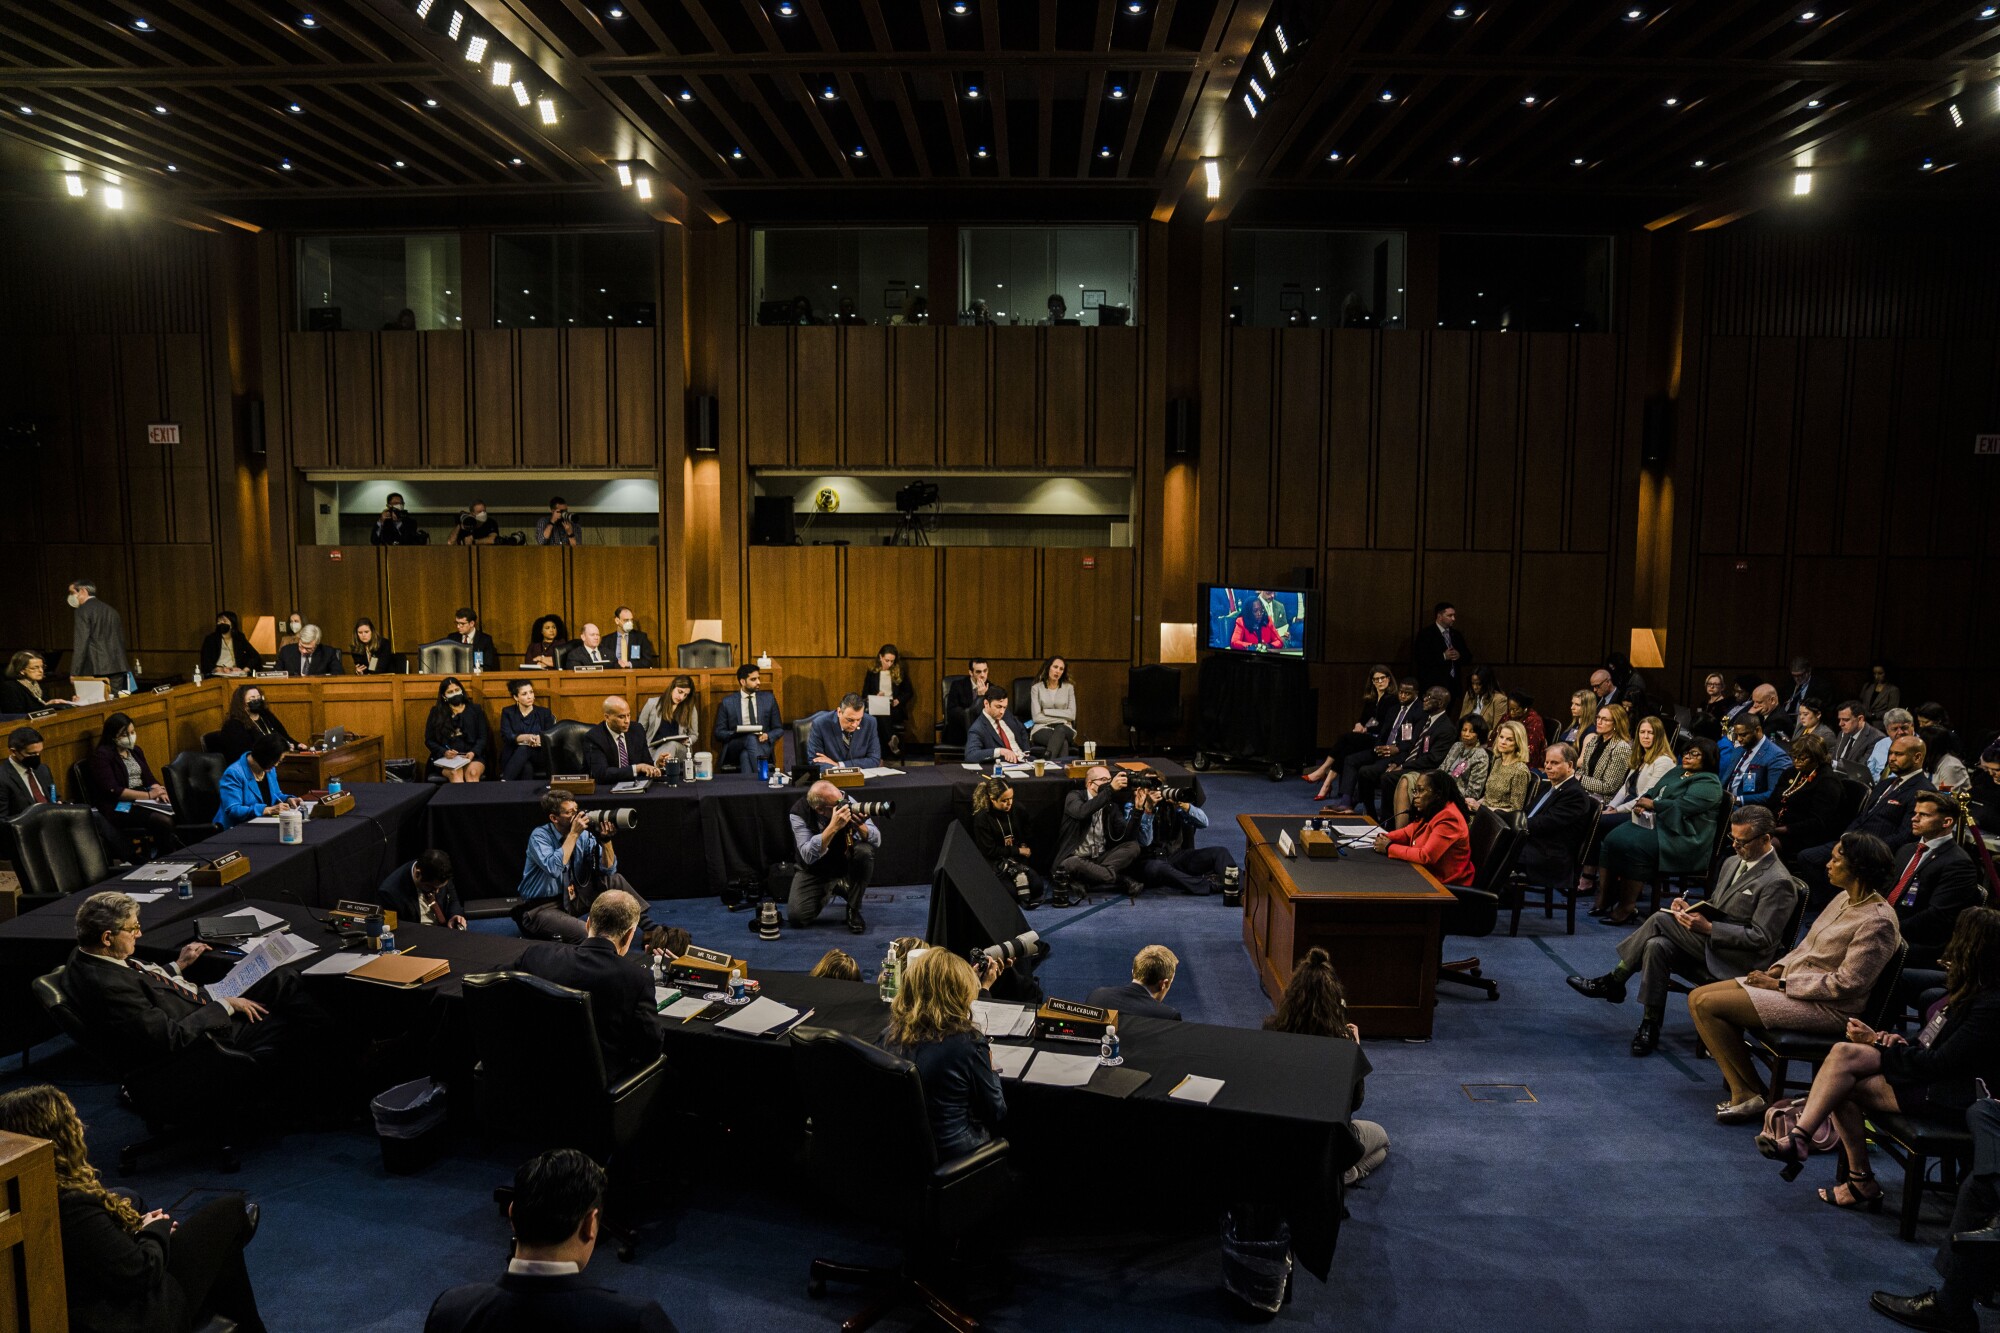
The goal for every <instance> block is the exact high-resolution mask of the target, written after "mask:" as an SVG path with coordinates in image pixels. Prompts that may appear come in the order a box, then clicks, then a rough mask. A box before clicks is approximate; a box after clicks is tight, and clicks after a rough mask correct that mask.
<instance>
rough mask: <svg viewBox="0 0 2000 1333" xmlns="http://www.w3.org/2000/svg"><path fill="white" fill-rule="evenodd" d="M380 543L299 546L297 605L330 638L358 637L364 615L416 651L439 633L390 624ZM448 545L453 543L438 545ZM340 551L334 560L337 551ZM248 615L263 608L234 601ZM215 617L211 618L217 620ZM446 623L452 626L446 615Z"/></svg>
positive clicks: (403, 647) (341, 644) (396, 643)
mask: <svg viewBox="0 0 2000 1333" xmlns="http://www.w3.org/2000/svg"><path fill="white" fill-rule="evenodd" d="M382 549H383V548H380V547H374V546H340V547H334V546H301V547H300V548H299V549H298V566H297V571H296V575H295V581H296V586H297V598H296V605H297V606H298V608H299V610H300V611H302V612H304V613H305V615H306V617H307V618H308V619H310V620H311V621H312V622H313V623H314V624H316V625H318V626H319V627H320V632H321V633H323V634H324V635H325V636H326V642H327V643H328V644H330V645H331V646H333V647H335V648H341V649H345V648H346V647H347V645H348V644H349V643H351V642H353V640H354V622H355V621H356V620H359V619H360V618H361V617H363V616H366V617H368V618H369V619H370V620H372V621H374V622H375V628H376V630H377V631H378V632H379V633H382V634H387V635H389V644H390V646H391V647H393V648H395V649H396V650H397V651H398V652H414V651H415V650H416V648H417V646H418V645H419V644H422V643H425V642H428V641H429V640H431V639H435V638H437V637H438V633H439V631H437V630H431V631H428V632H422V631H420V630H419V629H418V627H417V625H416V624H415V622H414V620H413V621H412V623H411V626H410V628H409V629H408V631H406V632H405V633H402V634H397V633H395V632H394V629H393V628H392V627H393V625H394V617H393V616H392V615H391V614H390V607H389V599H388V597H387V596H385V595H384V588H383V583H382V558H383V557H382ZM440 549H444V550H450V549H451V548H449V547H444V548H440ZM335 551H338V552H340V559H338V560H335V559H334V558H333V553H334V552H335ZM234 610H236V612H237V613H238V614H239V615H241V616H243V617H244V619H245V621H246V622H247V621H249V620H250V619H251V618H252V617H254V616H256V615H259V614H263V612H262V611H261V610H260V609H259V608H256V607H247V606H245V607H236V608H234ZM213 623H214V622H212V621H211V622H210V624H211V625H213ZM443 628H444V629H447V630H448V629H450V628H451V622H450V621H446V622H445V624H444V627H443Z"/></svg>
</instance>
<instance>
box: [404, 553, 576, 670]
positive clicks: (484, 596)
mask: <svg viewBox="0 0 2000 1333" xmlns="http://www.w3.org/2000/svg"><path fill="white" fill-rule="evenodd" d="M471 549H472V570H473V575H474V577H475V580H476V582H475V585H474V586H475V588H476V590H477V591H476V595H475V597H474V599H473V600H472V602H471V603H470V605H471V606H472V607H473V609H474V610H476V611H478V612H479V626H480V628H481V629H483V630H485V631H486V632H487V633H488V634H491V635H492V636H493V644H494V646H495V647H496V648H498V649H499V650H500V660H499V661H498V662H488V663H487V664H486V670H488V671H492V670H495V669H496V668H499V667H503V666H509V667H510V666H515V665H518V664H519V663H520V661H521V657H522V655H523V653H524V651H525V650H526V648H527V646H528V643H527V636H528V626H529V625H530V624H532V623H533V622H534V621H535V620H537V619H539V618H540V617H541V616H542V615H543V614H545V613H548V612H554V613H555V614H557V615H561V616H562V617H563V623H564V624H566V625H568V626H569V629H570V633H571V634H573V635H574V634H580V633H582V630H583V627H582V625H581V624H580V623H579V622H578V621H577V620H574V619H571V618H570V617H569V616H567V615H564V614H563V606H564V595H563V594H564V590H565V589H566V588H567V586H568V583H569V571H568V570H567V569H566V568H565V567H564V564H565V561H564V557H565V556H567V555H568V554H569V553H570V551H571V550H581V549H583V548H581V547H575V548H564V547H560V546H475V547H473V548H471ZM609 613H610V608H609V607H606V608H605V610H604V611H602V612H600V613H599V615H601V616H608V615H609ZM603 623H604V622H603V621H601V620H600V621H599V626H600V628H601V627H602V625H603ZM451 628H452V625H451V620H450V618H449V617H448V616H447V617H446V619H445V622H444V625H443V627H442V628H441V629H439V630H438V631H436V632H435V633H433V634H429V635H426V636H425V637H426V638H435V637H437V635H438V634H444V633H448V632H449V631H450V630H451Z"/></svg>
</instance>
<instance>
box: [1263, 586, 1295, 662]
mask: <svg viewBox="0 0 2000 1333" xmlns="http://www.w3.org/2000/svg"><path fill="white" fill-rule="evenodd" d="M1257 600H1258V601H1259V602H1261V603H1263V605H1264V618H1265V620H1266V621H1267V622H1268V623H1269V624H1270V626H1271V628H1272V629H1273V630H1276V631H1277V634H1278V644H1279V646H1280V647H1281V648H1286V649H1292V648H1297V647H1298V646H1299V645H1298V644H1297V643H1295V642H1294V641H1293V637H1292V613H1291V611H1290V610H1288V609H1287V608H1286V606H1285V603H1284V601H1283V600H1282V599H1281V598H1279V596H1278V594H1277V593H1275V592H1269V591H1260V592H1258V594H1257Z"/></svg>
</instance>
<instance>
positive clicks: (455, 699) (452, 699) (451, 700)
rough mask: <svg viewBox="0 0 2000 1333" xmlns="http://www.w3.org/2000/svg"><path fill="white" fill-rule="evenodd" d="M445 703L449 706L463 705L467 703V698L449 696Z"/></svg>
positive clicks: (457, 695)
mask: <svg viewBox="0 0 2000 1333" xmlns="http://www.w3.org/2000/svg"><path fill="white" fill-rule="evenodd" d="M444 701H445V702H446V703H447V704H462V703H464V702H465V696H464V695H462V694H447V695H446V696H445V697H444Z"/></svg>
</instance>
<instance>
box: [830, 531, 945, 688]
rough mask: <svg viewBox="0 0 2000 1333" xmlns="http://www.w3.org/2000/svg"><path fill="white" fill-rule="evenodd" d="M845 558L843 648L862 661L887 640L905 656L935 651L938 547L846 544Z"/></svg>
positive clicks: (921, 655)
mask: <svg viewBox="0 0 2000 1333" xmlns="http://www.w3.org/2000/svg"><path fill="white" fill-rule="evenodd" d="M846 558H847V590H848V596H847V599H846V616H847V624H846V630H847V638H846V643H847V648H848V651H849V652H850V653H852V654H853V655H854V656H855V657H856V658H857V659H860V660H863V661H865V660H867V658H868V657H869V655H870V654H872V653H874V651H875V650H876V649H877V648H879V647H881V646H882V645H883V644H885V643H893V644H895V645H896V647H897V648H898V649H900V650H901V651H902V653H903V656H905V657H906V658H928V657H931V656H933V655H935V653H936V651H937V629H936V626H937V577H938V564H939V561H940V560H941V558H942V557H941V555H940V551H939V548H935V547H929V546H850V547H848V548H847V556H846Z"/></svg>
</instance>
